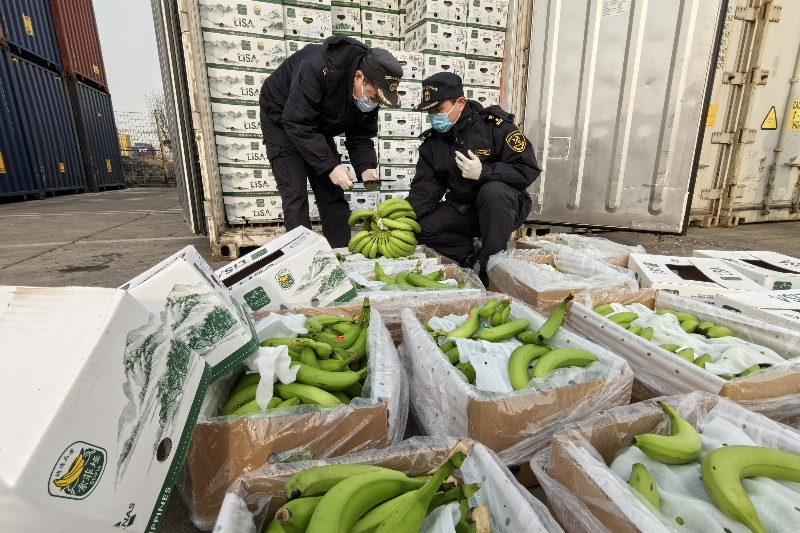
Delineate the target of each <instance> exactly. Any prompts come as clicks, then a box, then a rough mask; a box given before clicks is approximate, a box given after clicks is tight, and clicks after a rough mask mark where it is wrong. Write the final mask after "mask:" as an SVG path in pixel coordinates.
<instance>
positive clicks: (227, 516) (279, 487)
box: [214, 437, 563, 533]
mask: <svg viewBox="0 0 800 533" xmlns="http://www.w3.org/2000/svg"><path fill="white" fill-rule="evenodd" d="M457 442H458V439H454V438H433V437H414V438H412V439H409V440H406V441H403V442H402V443H400V444H397V445H395V446H390V447H389V448H386V449H383V450H372V451H367V452H363V453H354V454H351V455H346V456H343V457H337V458H335V459H330V460H325V461H303V462H299V463H289V464H274V465H266V466H264V467H263V468H259V469H257V470H254V471H252V472H248V473H247V474H245V475H243V476H242V477H240V478H239V479H238V480H236V482H235V483H233V484H232V485H231V487H230V488H229V489H228V494H227V495H226V497H225V503H224V505H223V508H222V510H221V512H220V518H219V520H218V521H217V524H216V526H215V528H214V532H215V533H242V532H248V533H249V532H256V531H261V530H262V529H263V528H264V526H265V525H266V524H268V523H269V521H270V520H272V518H273V516H274V515H275V513H276V511H277V510H278V509H279V508H280V506H281V505H283V503H284V502H285V501H286V500H285V496H284V485H285V483H286V480H287V479H288V478H289V477H290V476H291V475H292V474H294V473H295V472H298V471H300V470H304V469H307V468H311V467H313V466H321V465H325V464H342V463H344V464H353V463H357V464H372V465H379V466H384V467H387V468H393V469H397V470H400V471H403V472H405V473H407V474H409V475H413V476H417V475H425V474H428V473H429V472H430V470H431V469H432V468H435V467H437V466H438V465H439V464H441V462H442V461H443V460H444V459H445V458H446V457H447V454H448V452H449V451H450V449H451V448H452V447H453V446H455V444H456V443H457ZM464 442H465V443H466V444H467V445H468V447H469V453H468V456H467V460H466V461H465V462H464V464H463V465H462V467H461V469H460V476H461V477H460V480H461V481H462V482H463V483H481V489H480V490H479V491H478V492H477V493H476V494H475V495H474V496H473V497H472V498H470V501H469V503H470V506H471V507H475V506H480V505H487V506H488V507H489V513H490V516H491V522H492V531H494V532H497V533H504V532H505V533H518V532H520V531H526V532H531V533H536V532H541V533H545V532H550V533H559V532H561V531H563V530H562V529H561V528H560V527H559V526H558V524H557V522H556V521H555V520H554V519H553V517H552V515H551V514H550V512H549V511H548V510H547V508H546V507H545V506H544V504H542V503H541V502H540V501H538V500H537V499H535V498H534V497H533V496H531V495H530V493H529V492H528V491H527V490H525V489H524V488H523V487H522V486H521V485H519V483H517V482H516V481H515V480H514V478H513V477H512V476H511V473H510V472H509V471H508V469H507V468H505V466H503V464H502V463H501V462H500V461H499V459H498V457H497V456H496V455H495V454H494V453H493V452H492V451H491V450H489V449H487V448H486V447H484V446H483V445H481V444H480V443H478V442H474V441H470V440H466V439H465V440H464Z"/></svg>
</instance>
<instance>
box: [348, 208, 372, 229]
mask: <svg viewBox="0 0 800 533" xmlns="http://www.w3.org/2000/svg"><path fill="white" fill-rule="evenodd" d="M375 215H377V213H375V211H372V210H370V209H360V210H358V211H355V212H354V213H353V214H352V215H350V218H348V219H347V224H348V225H350V226H355V225H356V224H357V223H358V221H359V220H361V219H364V218H367V217H372V218H374V217H375Z"/></svg>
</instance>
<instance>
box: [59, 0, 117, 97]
mask: <svg viewBox="0 0 800 533" xmlns="http://www.w3.org/2000/svg"><path fill="white" fill-rule="evenodd" d="M50 9H51V10H52V11H53V24H54V25H55V28H56V37H57V38H58V49H59V51H60V52H61V63H62V65H63V67H64V72H66V73H67V74H73V75H75V76H77V77H78V78H79V79H81V80H82V81H86V82H88V83H90V84H91V85H94V86H95V87H97V88H100V89H106V88H107V87H108V82H107V81H106V69H105V66H104V65H103V51H102V49H101V48H100V37H99V35H98V33H97V20H96V19H95V15H94V7H93V6H92V0H50Z"/></svg>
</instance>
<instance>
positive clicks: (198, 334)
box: [161, 283, 237, 355]
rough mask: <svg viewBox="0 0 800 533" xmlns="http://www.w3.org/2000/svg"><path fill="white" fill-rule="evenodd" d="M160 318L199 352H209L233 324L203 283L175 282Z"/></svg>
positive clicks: (229, 331)
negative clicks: (187, 283) (176, 283)
mask: <svg viewBox="0 0 800 533" xmlns="http://www.w3.org/2000/svg"><path fill="white" fill-rule="evenodd" d="M161 317H162V320H163V321H164V323H165V324H166V325H167V326H168V327H169V328H170V329H172V331H173V332H174V333H175V335H176V336H177V337H178V338H179V339H181V340H183V341H184V342H185V343H186V344H188V345H189V346H190V347H191V348H192V349H193V350H194V351H196V352H197V353H199V354H200V355H206V354H207V353H208V352H210V351H211V350H212V349H213V348H214V346H216V345H217V344H219V343H220V342H222V341H223V340H224V339H225V338H226V337H228V336H229V335H230V334H231V333H233V332H234V330H235V328H236V325H237V322H236V319H235V318H234V316H233V315H232V314H231V313H230V312H229V311H228V310H227V309H225V308H224V307H222V306H221V305H220V304H219V299H218V297H217V295H216V293H214V292H213V291H212V290H211V289H210V288H209V287H208V286H206V285H205V284H203V283H199V284H197V285H194V286H189V285H175V286H174V287H173V288H172V291H171V292H170V293H169V295H168V296H167V301H166V305H165V308H164V312H163V313H162V314H161Z"/></svg>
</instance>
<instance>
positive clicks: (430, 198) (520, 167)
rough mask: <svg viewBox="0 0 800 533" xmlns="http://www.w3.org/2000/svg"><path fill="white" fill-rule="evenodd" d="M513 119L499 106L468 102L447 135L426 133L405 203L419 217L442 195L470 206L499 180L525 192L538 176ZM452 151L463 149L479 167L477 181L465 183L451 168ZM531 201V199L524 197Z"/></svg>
mask: <svg viewBox="0 0 800 533" xmlns="http://www.w3.org/2000/svg"><path fill="white" fill-rule="evenodd" d="M513 119H514V117H513V115H510V114H508V113H506V112H505V111H503V110H502V109H501V108H500V106H490V107H487V108H486V109H483V106H481V105H480V104H479V103H477V102H473V101H471V100H469V101H468V102H467V105H466V107H465V108H464V111H463V112H462V113H461V117H460V118H459V119H458V122H456V124H455V126H453V128H452V129H451V130H450V131H448V132H447V133H439V132H437V131H435V130H433V129H430V130H427V131H426V132H424V133H423V134H422V135H421V136H420V137H421V139H422V144H421V145H420V147H419V160H418V161H417V172H416V176H415V177H414V180H413V181H412V182H411V192H410V194H409V196H408V201H409V203H410V204H411V206H412V207H413V208H414V211H415V212H416V214H417V216H418V217H423V216H425V215H427V214H428V213H430V212H431V211H433V210H434V209H435V208H436V206H437V205H438V203H439V201H440V200H441V199H442V197H443V196H444V194H445V192H446V193H447V198H446V200H447V201H448V202H452V203H455V204H459V205H464V206H466V205H473V204H474V203H475V201H476V199H477V197H478V190H479V189H480V188H481V186H482V185H483V184H484V183H488V182H490V181H502V182H503V183H506V184H507V185H510V186H511V187H513V188H515V189H517V190H519V191H522V192H523V193H524V194H526V195H527V194H528V193H527V192H525V189H527V188H528V187H529V186H530V185H531V184H532V183H533V182H534V180H536V178H537V177H538V176H539V174H540V173H541V171H542V169H541V168H539V165H538V164H537V163H536V156H535V155H534V153H533V147H532V146H531V143H530V142H529V141H528V139H527V138H525V135H524V134H523V133H522V132H521V131H520V130H519V128H517V126H515V125H514V123H513V122H512V121H513ZM456 150H459V151H461V152H462V153H463V154H464V155H467V150H472V152H473V153H474V154H475V155H476V156H478V159H480V160H481V161H482V162H483V163H484V165H483V172H482V173H481V177H480V179H478V180H477V181H474V180H468V179H466V178H464V177H463V176H462V175H461V169H459V168H458V166H457V165H456V155H455V154H456ZM529 198H530V197H529Z"/></svg>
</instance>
